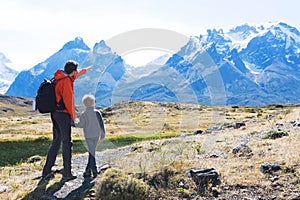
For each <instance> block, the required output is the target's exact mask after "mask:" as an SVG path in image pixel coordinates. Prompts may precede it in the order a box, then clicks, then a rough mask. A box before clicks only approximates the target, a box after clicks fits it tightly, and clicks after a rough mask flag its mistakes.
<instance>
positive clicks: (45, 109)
mask: <svg viewBox="0 0 300 200" xmlns="http://www.w3.org/2000/svg"><path fill="white" fill-rule="evenodd" d="M54 86H55V83H54V78H52V79H51V80H48V79H44V81H43V82H42V83H41V84H40V87H39V89H38V91H37V94H36V97H35V110H38V111H39V112H40V113H51V112H54V111H55V110H64V109H65V108H66V107H65V105H64V103H63V99H62V98H61V101H60V102H59V104H58V105H57V104H56V96H55V88H54Z"/></svg>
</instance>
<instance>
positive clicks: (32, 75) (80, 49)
mask: <svg viewBox="0 0 300 200" xmlns="http://www.w3.org/2000/svg"><path fill="white" fill-rule="evenodd" d="M89 52H90V48H89V47H88V46H87V45H86V44H85V43H84V42H83V39H82V38H79V37H77V38H75V40H73V41H70V42H67V43H66V44H65V45H64V46H63V47H62V48H61V49H60V50H59V51H58V52H57V53H55V54H54V55H52V56H50V57H49V58H48V59H46V60H45V61H44V62H41V63H39V64H37V65H36V66H34V67H32V68H31V69H29V70H27V71H22V72H20V73H19V74H18V76H17V77H16V78H15V81H14V82H13V83H12V84H11V86H10V87H9V89H8V91H7V92H6V94H7V95H11V96H24V97H35V96H36V92H37V89H38V87H39V85H40V83H41V82H42V81H43V80H44V79H45V78H47V79H51V78H53V76H54V72H55V71H56V70H58V69H63V68H64V65H65V62H66V61H67V60H76V61H77V62H78V63H79V64H82V63H83V62H84V61H85V59H86V57H87V56H88V54H89Z"/></svg>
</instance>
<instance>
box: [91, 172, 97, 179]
mask: <svg viewBox="0 0 300 200" xmlns="http://www.w3.org/2000/svg"><path fill="white" fill-rule="evenodd" d="M92 174H93V178H96V177H97V176H98V172H97V170H92Z"/></svg>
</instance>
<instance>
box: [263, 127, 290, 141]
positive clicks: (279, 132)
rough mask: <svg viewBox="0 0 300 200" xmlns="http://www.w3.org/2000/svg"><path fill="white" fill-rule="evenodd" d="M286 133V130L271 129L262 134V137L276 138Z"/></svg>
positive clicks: (286, 134)
mask: <svg viewBox="0 0 300 200" xmlns="http://www.w3.org/2000/svg"><path fill="white" fill-rule="evenodd" d="M288 135H289V134H288V133H287V132H286V131H282V130H274V129H272V130H270V131H268V132H267V133H266V134H265V135H264V136H263V139H277V138H281V137H283V136H288Z"/></svg>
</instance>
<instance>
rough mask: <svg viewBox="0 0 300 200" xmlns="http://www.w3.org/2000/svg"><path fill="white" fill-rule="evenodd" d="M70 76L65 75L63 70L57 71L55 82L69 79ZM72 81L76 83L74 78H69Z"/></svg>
mask: <svg viewBox="0 0 300 200" xmlns="http://www.w3.org/2000/svg"><path fill="white" fill-rule="evenodd" d="M68 77H69V76H68V74H67V73H65V72H64V71H63V70H60V69H59V70H57V71H56V72H55V73H54V80H56V81H57V80H61V79H64V78H68ZM69 78H70V79H71V80H72V81H74V79H73V78H72V77H69Z"/></svg>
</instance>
